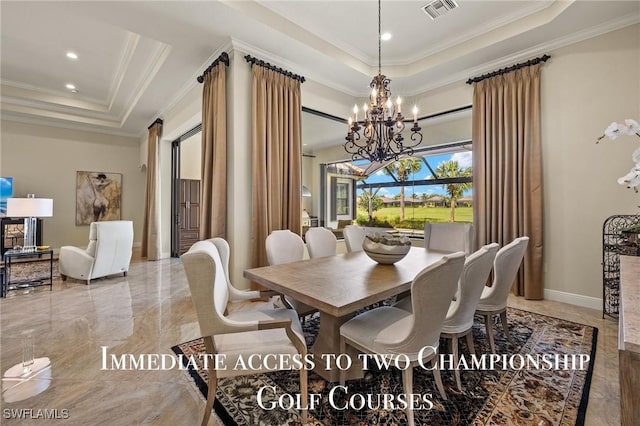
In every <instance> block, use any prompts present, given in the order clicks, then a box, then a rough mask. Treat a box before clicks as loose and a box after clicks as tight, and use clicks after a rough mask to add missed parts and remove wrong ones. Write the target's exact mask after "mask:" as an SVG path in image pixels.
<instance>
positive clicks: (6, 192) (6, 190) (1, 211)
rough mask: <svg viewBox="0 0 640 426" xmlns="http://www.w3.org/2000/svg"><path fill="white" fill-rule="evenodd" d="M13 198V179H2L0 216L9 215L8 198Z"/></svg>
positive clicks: (0, 183)
mask: <svg viewBox="0 0 640 426" xmlns="http://www.w3.org/2000/svg"><path fill="white" fill-rule="evenodd" d="M11 197H13V178H12V177H0V216H6V215H7V198H11Z"/></svg>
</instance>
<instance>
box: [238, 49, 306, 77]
mask: <svg viewBox="0 0 640 426" xmlns="http://www.w3.org/2000/svg"><path fill="white" fill-rule="evenodd" d="M244 59H246V60H247V62H249V63H251V65H258V66H259V67H263V68H267V69H270V70H271V71H276V72H279V73H280V74H284V75H286V76H287V77H291V78H293V79H294V80H299V81H300V83H304V80H305V78H304V77H303V76H301V75H298V74H294V73H292V72H291V71H287V70H285V69H282V68H279V67H276V66H275V65H271V64H270V63H268V62H265V61H263V60H262V59H258V58H254V57H253V56H251V55H247V56H245V57H244Z"/></svg>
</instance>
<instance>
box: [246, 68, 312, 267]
mask: <svg viewBox="0 0 640 426" xmlns="http://www.w3.org/2000/svg"><path fill="white" fill-rule="evenodd" d="M252 74H253V83H252V90H253V95H252V132H253V133H252V145H253V148H252V156H253V167H252V169H253V178H252V183H253V188H252V194H251V200H252V206H251V208H252V223H251V247H252V265H253V266H254V267H257V266H264V265H267V253H266V249H265V240H266V238H267V236H268V235H269V233H270V232H271V231H273V230H278V229H290V230H291V231H293V232H295V233H297V234H299V233H300V229H301V228H300V227H301V220H302V219H301V217H302V199H301V188H302V148H301V147H302V143H301V140H302V134H301V114H302V105H301V100H300V82H299V81H298V80H295V79H293V78H290V77H287V76H285V75H283V74H280V73H278V72H275V71H271V70H268V69H266V68H262V67H259V66H253V67H252Z"/></svg>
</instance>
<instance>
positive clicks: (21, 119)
mask: <svg viewBox="0 0 640 426" xmlns="http://www.w3.org/2000/svg"><path fill="white" fill-rule="evenodd" d="M1 121H8V122H15V123H21V124H29V125H35V126H45V127H55V128H59V129H68V130H77V131H82V132H88V133H97V134H102V135H111V136H120V137H127V138H134V139H136V140H137V139H139V136H138V135H137V134H135V133H128V132H122V131H119V130H116V129H104V128H99V127H95V126H93V125H83V124H78V123H74V122H70V121H52V120H47V119H44V120H43V119H42V118H41V117H37V118H36V117H30V116H26V115H12V114H7V113H5V112H4V111H3V113H2V119H1Z"/></svg>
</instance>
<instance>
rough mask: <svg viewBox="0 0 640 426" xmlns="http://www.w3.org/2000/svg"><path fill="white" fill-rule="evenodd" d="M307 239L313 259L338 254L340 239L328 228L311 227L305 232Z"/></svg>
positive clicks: (308, 248)
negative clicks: (337, 248)
mask: <svg viewBox="0 0 640 426" xmlns="http://www.w3.org/2000/svg"><path fill="white" fill-rule="evenodd" d="M305 239H306V240H307V250H309V257H310V258H311V259H315V258H316V257H325V256H333V255H335V254H336V247H337V244H338V239H337V238H336V236H335V234H334V233H333V232H331V231H329V230H328V229H327V228H309V230H308V231H307V233H306V234H305Z"/></svg>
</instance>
